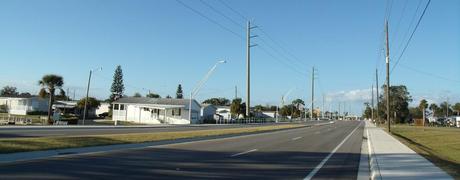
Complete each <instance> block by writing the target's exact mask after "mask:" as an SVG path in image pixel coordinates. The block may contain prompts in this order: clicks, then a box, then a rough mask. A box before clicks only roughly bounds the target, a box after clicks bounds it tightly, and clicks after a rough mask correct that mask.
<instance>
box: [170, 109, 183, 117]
mask: <svg viewBox="0 0 460 180" xmlns="http://www.w3.org/2000/svg"><path fill="white" fill-rule="evenodd" d="M180 113H181V109H173V110H172V115H173V116H180Z"/></svg>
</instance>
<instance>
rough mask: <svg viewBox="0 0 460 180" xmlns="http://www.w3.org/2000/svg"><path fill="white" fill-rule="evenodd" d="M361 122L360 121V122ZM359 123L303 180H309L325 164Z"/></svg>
mask: <svg viewBox="0 0 460 180" xmlns="http://www.w3.org/2000/svg"><path fill="white" fill-rule="evenodd" d="M361 123H362V122H361ZM361 123H359V125H358V126H356V128H355V129H353V131H351V133H350V134H348V136H347V137H345V139H343V140H342V142H340V144H339V145H337V147H335V148H334V150H332V152H331V153H329V155H327V156H326V158H324V159H323V160H322V161H321V163H319V164H318V166H316V167H315V169H313V170H312V171H311V172H310V174H308V176H307V177H305V178H304V180H310V179H311V178H313V176H315V174H316V173H317V172H318V171H319V170H320V169H321V168H322V167H323V166H324V164H326V162H327V161H328V160H329V158H331V157H332V155H334V154H335V152H337V150H339V148H340V147H342V145H343V144H344V143H345V141H347V140H348V138H350V136H351V135H352V134H353V133H354V132H355V131H356V130H357V129H358V128H359V127H360V126H361Z"/></svg>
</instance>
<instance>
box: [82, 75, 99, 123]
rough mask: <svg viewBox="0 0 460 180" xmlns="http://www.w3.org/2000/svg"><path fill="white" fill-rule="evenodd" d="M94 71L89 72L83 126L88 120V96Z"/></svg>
mask: <svg viewBox="0 0 460 180" xmlns="http://www.w3.org/2000/svg"><path fill="white" fill-rule="evenodd" d="M96 70H102V68H98V69H96ZM93 71H94V69H91V70H89V78H88V86H87V87H86V98H85V107H84V110H83V121H82V124H83V125H85V120H86V111H87V107H86V106H87V105H88V95H89V86H90V85H91V75H92V74H93Z"/></svg>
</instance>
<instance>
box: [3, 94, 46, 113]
mask: <svg viewBox="0 0 460 180" xmlns="http://www.w3.org/2000/svg"><path fill="white" fill-rule="evenodd" d="M0 105H6V106H7V108H8V113H9V114H14V115H27V114H28V113H30V112H48V99H47V98H40V97H27V98H24V97H0Z"/></svg>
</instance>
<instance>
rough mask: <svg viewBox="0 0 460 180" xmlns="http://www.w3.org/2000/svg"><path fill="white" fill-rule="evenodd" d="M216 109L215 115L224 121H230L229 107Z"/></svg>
mask: <svg viewBox="0 0 460 180" xmlns="http://www.w3.org/2000/svg"><path fill="white" fill-rule="evenodd" d="M216 108H217V110H216V114H218V115H220V116H221V117H222V118H224V120H230V119H232V117H231V112H230V106H216Z"/></svg>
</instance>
